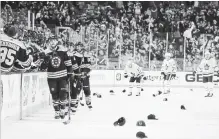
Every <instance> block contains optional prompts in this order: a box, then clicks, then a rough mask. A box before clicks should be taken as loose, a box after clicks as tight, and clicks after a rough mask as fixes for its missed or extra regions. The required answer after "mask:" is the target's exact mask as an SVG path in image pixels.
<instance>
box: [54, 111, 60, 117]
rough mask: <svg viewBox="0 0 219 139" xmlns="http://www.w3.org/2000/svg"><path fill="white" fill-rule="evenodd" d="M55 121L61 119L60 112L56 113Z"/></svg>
mask: <svg viewBox="0 0 219 139" xmlns="http://www.w3.org/2000/svg"><path fill="white" fill-rule="evenodd" d="M54 118H55V119H59V118H60V112H59V111H55V116H54Z"/></svg>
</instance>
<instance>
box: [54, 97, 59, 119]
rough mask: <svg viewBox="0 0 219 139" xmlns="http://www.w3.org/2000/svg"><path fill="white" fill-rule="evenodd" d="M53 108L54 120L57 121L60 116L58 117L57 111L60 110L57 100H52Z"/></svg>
mask: <svg viewBox="0 0 219 139" xmlns="http://www.w3.org/2000/svg"><path fill="white" fill-rule="evenodd" d="M53 108H54V110H55V117H54V118H55V119H59V118H60V115H59V110H60V106H59V101H58V100H53Z"/></svg>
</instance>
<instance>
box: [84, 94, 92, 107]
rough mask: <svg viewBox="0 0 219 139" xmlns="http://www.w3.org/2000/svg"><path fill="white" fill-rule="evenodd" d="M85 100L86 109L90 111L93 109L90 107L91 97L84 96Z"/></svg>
mask: <svg viewBox="0 0 219 139" xmlns="http://www.w3.org/2000/svg"><path fill="white" fill-rule="evenodd" d="M85 100H86V104H87V106H88V108H89V109H92V108H93V107H92V105H91V97H90V95H89V96H86V97H85Z"/></svg>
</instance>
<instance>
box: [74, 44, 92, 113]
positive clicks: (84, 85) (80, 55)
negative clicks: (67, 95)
mask: <svg viewBox="0 0 219 139" xmlns="http://www.w3.org/2000/svg"><path fill="white" fill-rule="evenodd" d="M76 50H77V51H75V52H74V54H73V57H74V61H75V62H74V63H75V64H74V65H75V66H74V67H73V68H74V73H75V87H73V92H77V97H76V96H75V94H73V96H72V99H73V101H72V102H73V104H72V106H73V107H72V110H73V111H74V112H75V111H76V108H77V107H78V102H79V95H80V92H81V90H82V89H83V91H84V94H85V99H86V104H87V106H88V108H89V109H92V105H91V91H90V71H91V69H90V67H91V62H90V56H89V55H88V54H86V52H85V49H84V48H83V44H81V43H79V44H78V47H77V48H76Z"/></svg>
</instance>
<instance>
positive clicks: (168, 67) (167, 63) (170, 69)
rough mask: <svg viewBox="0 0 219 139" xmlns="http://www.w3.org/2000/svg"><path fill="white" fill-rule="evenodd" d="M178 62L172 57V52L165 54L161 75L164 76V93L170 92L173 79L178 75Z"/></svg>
mask: <svg viewBox="0 0 219 139" xmlns="http://www.w3.org/2000/svg"><path fill="white" fill-rule="evenodd" d="M176 71H177V67H176V62H175V60H174V59H172V58H171V53H166V54H165V59H164V61H163V64H162V67H161V76H162V77H163V79H164V80H163V91H164V92H163V93H164V94H168V93H170V85H171V80H172V79H173V78H175V77H176Z"/></svg>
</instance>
